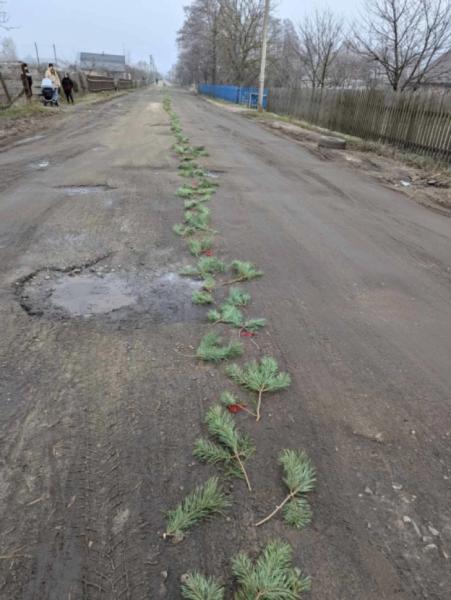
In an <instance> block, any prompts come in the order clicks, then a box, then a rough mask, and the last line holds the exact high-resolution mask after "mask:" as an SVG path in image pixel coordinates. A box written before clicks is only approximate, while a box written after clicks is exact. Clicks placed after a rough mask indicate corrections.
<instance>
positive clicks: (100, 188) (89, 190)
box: [58, 184, 116, 196]
mask: <svg viewBox="0 0 451 600" xmlns="http://www.w3.org/2000/svg"><path fill="white" fill-rule="evenodd" d="M58 189H60V190H61V191H62V192H63V193H64V194H66V196H86V195H88V194H99V193H101V192H109V191H110V190H114V189H116V188H114V187H111V186H109V185H104V184H98V185H97V184H96V185H60V186H58Z"/></svg>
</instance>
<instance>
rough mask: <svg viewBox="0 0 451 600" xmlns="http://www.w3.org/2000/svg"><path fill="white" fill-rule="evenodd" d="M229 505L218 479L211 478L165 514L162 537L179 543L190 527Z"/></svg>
mask: <svg viewBox="0 0 451 600" xmlns="http://www.w3.org/2000/svg"><path fill="white" fill-rule="evenodd" d="M229 504H230V503H229V501H228V500H227V498H226V496H225V495H224V492H223V490H222V488H221V486H220V484H219V480H218V478H217V477H211V478H210V479H208V480H207V481H206V482H205V483H203V484H201V485H198V486H197V487H196V488H195V489H194V490H193V491H192V492H191V493H190V494H188V496H186V498H184V500H183V501H182V502H181V503H180V504H179V505H178V506H177V507H176V508H175V509H173V510H170V511H169V512H168V513H167V520H166V532H165V533H164V535H163V537H164V538H168V537H172V538H174V541H175V542H180V541H181V540H183V538H184V537H185V532H186V531H187V530H188V529H190V527H192V526H193V525H195V524H196V523H197V522H199V521H201V520H202V519H205V518H207V517H209V516H211V515H212V514H214V513H221V512H222V511H223V510H224V509H225V508H227V507H228V506H229Z"/></svg>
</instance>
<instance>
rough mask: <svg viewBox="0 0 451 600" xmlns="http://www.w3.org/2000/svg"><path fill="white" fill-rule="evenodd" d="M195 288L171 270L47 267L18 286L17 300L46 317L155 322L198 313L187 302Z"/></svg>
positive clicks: (185, 318)
mask: <svg viewBox="0 0 451 600" xmlns="http://www.w3.org/2000/svg"><path fill="white" fill-rule="evenodd" d="M199 287H200V283H199V282H196V281H193V280H192V279H188V278H185V277H181V276H180V275H178V274H177V273H175V272H171V271H169V272H165V273H162V272H159V273H145V274H143V273H139V272H128V271H114V270H108V269H104V268H102V267H91V268H89V269H84V270H81V269H74V270H72V271H69V272H62V271H57V270H48V271H39V272H38V273H36V274H35V275H34V276H33V277H31V278H29V279H28V280H26V281H25V282H24V283H23V284H22V287H21V290H20V303H21V306H22V307H23V308H24V310H26V311H27V312H28V313H29V314H31V315H38V316H47V317H50V318H52V317H53V318H62V319H64V318H93V317H102V316H103V317H107V318H108V319H110V320H123V319H127V318H129V317H132V316H133V314H134V313H141V314H143V315H144V314H145V315H146V316H147V317H149V318H150V319H151V320H152V321H154V322H157V323H177V322H182V321H191V320H196V319H198V318H200V317H201V316H202V310H201V309H200V308H199V307H198V306H195V305H193V304H192V301H191V295H192V293H193V291H194V290H195V289H198V288H199Z"/></svg>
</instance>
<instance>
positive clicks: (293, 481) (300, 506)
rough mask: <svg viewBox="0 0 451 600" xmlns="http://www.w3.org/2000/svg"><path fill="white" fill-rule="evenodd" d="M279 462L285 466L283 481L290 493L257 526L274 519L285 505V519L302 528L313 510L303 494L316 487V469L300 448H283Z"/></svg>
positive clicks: (309, 519) (306, 523)
mask: <svg viewBox="0 0 451 600" xmlns="http://www.w3.org/2000/svg"><path fill="white" fill-rule="evenodd" d="M279 464H281V465H282V467H283V471H284V477H283V482H284V483H285V485H286V486H287V488H288V492H289V493H288V494H287V496H285V498H284V500H283V501H282V502H281V503H280V504H279V505H278V506H276V508H275V509H274V510H273V511H272V512H271V513H270V514H269V515H268V516H267V517H265V518H264V519H262V520H261V521H259V522H258V523H256V527H259V526H260V525H263V523H266V522H267V521H269V520H270V519H272V518H273V517H274V516H275V515H276V514H277V513H278V512H279V511H280V510H281V509H282V508H284V507H285V510H284V518H285V521H286V522H287V523H288V524H289V525H293V526H294V527H296V528H297V529H302V528H303V527H305V526H306V525H308V523H310V521H311V518H312V511H311V509H310V506H309V504H308V502H307V501H306V500H305V499H304V498H302V497H301V494H306V493H308V492H311V491H312V490H313V489H314V488H315V483H316V475H315V469H314V467H313V465H312V463H311V461H310V459H309V458H308V456H307V454H306V453H305V452H303V451H302V452H300V451H298V450H287V449H285V450H282V451H281V453H280V454H279Z"/></svg>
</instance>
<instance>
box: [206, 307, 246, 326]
mask: <svg viewBox="0 0 451 600" xmlns="http://www.w3.org/2000/svg"><path fill="white" fill-rule="evenodd" d="M208 320H209V321H210V322H211V323H214V324H215V325H216V324H217V323H225V324H227V325H234V326H235V327H241V326H242V323H243V315H242V313H241V311H240V310H239V309H238V308H237V307H236V306H232V305H230V304H222V305H221V306H220V308H219V310H218V309H213V310H210V311H209V313H208Z"/></svg>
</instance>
